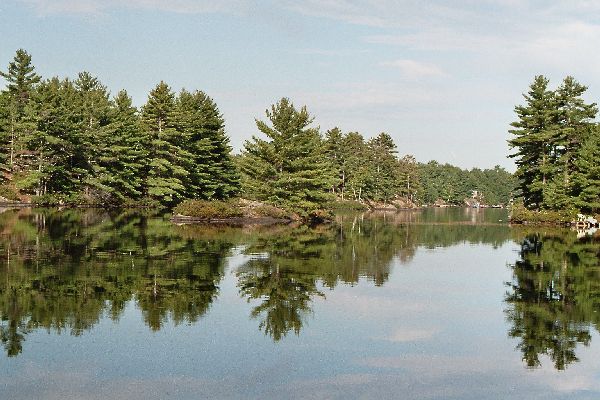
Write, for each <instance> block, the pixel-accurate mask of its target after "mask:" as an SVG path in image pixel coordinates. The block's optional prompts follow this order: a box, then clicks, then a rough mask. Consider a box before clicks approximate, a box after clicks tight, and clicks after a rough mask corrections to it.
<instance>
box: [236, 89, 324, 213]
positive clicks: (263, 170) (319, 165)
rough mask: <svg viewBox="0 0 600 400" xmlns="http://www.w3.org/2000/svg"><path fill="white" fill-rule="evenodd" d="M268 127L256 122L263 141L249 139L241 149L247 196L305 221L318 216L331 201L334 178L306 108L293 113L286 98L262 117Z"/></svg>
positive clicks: (254, 138)
mask: <svg viewBox="0 0 600 400" xmlns="http://www.w3.org/2000/svg"><path fill="white" fill-rule="evenodd" d="M266 115H267V118H268V119H269V121H270V125H269V124H268V123H266V122H264V121H260V120H257V121H256V125H257V127H258V129H259V131H260V132H262V133H263V134H264V135H266V136H267V138H268V139H267V140H264V139H260V138H258V137H256V136H253V138H252V140H250V141H246V143H245V144H244V153H243V159H242V163H241V164H242V172H243V173H244V175H245V176H244V178H245V180H244V185H245V192H246V193H248V194H249V195H251V196H253V197H255V198H257V199H259V200H265V201H268V202H270V203H272V204H275V205H277V206H281V207H283V208H286V209H288V210H291V211H294V212H297V213H298V214H299V215H301V216H302V217H304V218H309V217H311V216H314V215H316V214H318V212H319V211H318V210H320V209H322V208H323V207H324V205H325V203H326V202H327V201H328V200H329V199H330V195H329V194H328V193H327V191H328V189H329V188H330V187H331V184H332V181H333V176H332V173H331V170H330V169H329V168H328V167H329V164H328V162H327V160H326V158H325V157H324V155H325V154H324V146H323V141H322V139H321V136H320V134H319V131H318V129H316V128H310V127H309V125H310V124H311V123H312V122H313V118H312V117H311V116H310V115H309V113H308V111H307V110H306V107H302V108H301V109H300V110H297V109H296V108H295V107H294V105H293V104H292V103H291V102H290V101H289V100H288V99H286V98H283V99H281V100H280V101H279V102H278V103H277V104H275V105H273V106H271V110H267V111H266Z"/></svg>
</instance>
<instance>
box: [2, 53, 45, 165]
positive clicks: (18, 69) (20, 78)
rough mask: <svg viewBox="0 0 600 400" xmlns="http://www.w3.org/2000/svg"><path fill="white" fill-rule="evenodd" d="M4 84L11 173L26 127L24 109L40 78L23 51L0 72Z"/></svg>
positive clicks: (5, 117)
mask: <svg viewBox="0 0 600 400" xmlns="http://www.w3.org/2000/svg"><path fill="white" fill-rule="evenodd" d="M0 76H2V77H3V78H4V79H5V80H6V82H7V86H6V92H7V98H8V101H7V102H6V103H5V105H4V106H5V107H6V108H5V110H4V114H6V115H5V116H4V119H5V121H6V122H7V123H5V125H6V127H7V129H6V128H5V129H6V132H8V135H7V139H8V140H4V141H3V142H5V143H3V144H6V145H7V147H5V148H7V153H8V167H9V169H10V170H11V171H12V169H13V164H14V162H15V156H16V154H15V153H16V150H17V149H18V148H20V144H21V142H22V141H24V140H26V138H23V135H24V130H25V129H26V127H25V126H24V125H23V118H24V116H25V108H26V106H27V105H28V103H29V100H30V98H31V97H32V95H33V92H34V90H35V86H36V85H37V84H38V83H39V82H40V79H41V78H40V76H39V75H38V74H37V73H36V72H35V67H34V66H33V65H32V64H31V56H30V55H29V54H28V53H27V52H26V51H25V50H23V49H19V50H17V52H16V54H15V57H14V58H13V61H12V62H10V63H9V64H8V69H7V71H6V72H2V71H0Z"/></svg>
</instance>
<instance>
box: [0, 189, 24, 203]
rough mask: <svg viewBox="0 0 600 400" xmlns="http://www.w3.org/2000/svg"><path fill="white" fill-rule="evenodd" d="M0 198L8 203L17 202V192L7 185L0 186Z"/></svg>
mask: <svg viewBox="0 0 600 400" xmlns="http://www.w3.org/2000/svg"><path fill="white" fill-rule="evenodd" d="M0 197H4V198H5V199H7V200H10V201H19V200H20V198H19V192H18V190H17V189H16V188H14V187H12V186H9V185H0Z"/></svg>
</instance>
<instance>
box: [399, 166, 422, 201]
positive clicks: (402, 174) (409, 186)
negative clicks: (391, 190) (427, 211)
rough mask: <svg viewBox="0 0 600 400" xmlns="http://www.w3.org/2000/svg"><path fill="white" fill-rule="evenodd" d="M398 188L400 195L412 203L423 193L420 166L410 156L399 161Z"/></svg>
mask: <svg viewBox="0 0 600 400" xmlns="http://www.w3.org/2000/svg"><path fill="white" fill-rule="evenodd" d="M398 186H399V187H398V193H399V194H400V195H402V196H404V197H406V198H407V199H409V200H410V201H412V202H414V201H416V200H417V193H419V192H420V191H422V186H421V181H420V177H419V165H418V164H417V160H416V159H415V157H413V156H412V155H410V154H407V155H405V156H404V157H402V158H401V159H400V160H399V161H398Z"/></svg>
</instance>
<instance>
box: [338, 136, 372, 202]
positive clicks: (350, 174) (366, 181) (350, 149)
mask: <svg viewBox="0 0 600 400" xmlns="http://www.w3.org/2000/svg"><path fill="white" fill-rule="evenodd" d="M342 148H343V150H344V154H345V160H344V169H345V170H346V171H347V177H346V181H347V186H348V188H349V189H350V190H351V191H352V195H353V197H354V200H357V201H362V200H363V199H364V197H367V198H368V197H369V193H368V190H369V187H371V186H372V185H373V175H374V174H373V165H372V164H371V163H369V162H365V161H366V160H365V157H366V156H367V155H368V152H369V149H368V146H367V144H366V143H365V139H364V138H363V136H362V135H361V134H360V133H358V132H350V133H348V134H347V135H346V136H345V137H344V140H343V146H342Z"/></svg>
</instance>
